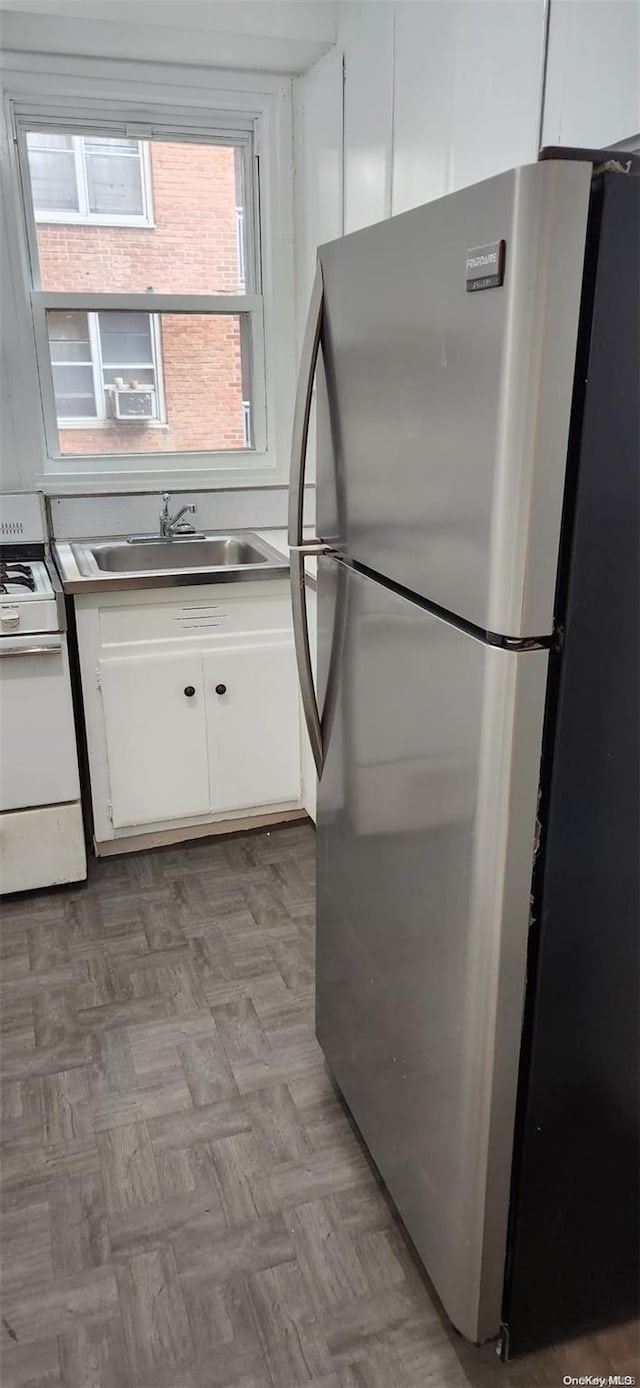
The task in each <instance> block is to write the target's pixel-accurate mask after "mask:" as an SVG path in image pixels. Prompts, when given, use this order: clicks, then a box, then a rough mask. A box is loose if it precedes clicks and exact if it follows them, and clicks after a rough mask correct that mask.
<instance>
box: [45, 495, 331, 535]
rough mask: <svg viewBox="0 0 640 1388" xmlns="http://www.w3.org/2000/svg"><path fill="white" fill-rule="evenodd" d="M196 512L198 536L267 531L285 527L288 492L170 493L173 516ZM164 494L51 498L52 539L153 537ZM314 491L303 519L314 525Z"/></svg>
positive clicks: (306, 501)
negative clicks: (192, 507) (188, 510)
mask: <svg viewBox="0 0 640 1388" xmlns="http://www.w3.org/2000/svg"><path fill="white" fill-rule="evenodd" d="M188 504H193V505H195V506H196V514H195V516H192V517H190V518H189V519H190V520H192V521H193V523H194V525H195V526H196V529H198V530H206V531H209V530H230V529H233V530H265V529H271V528H282V527H283V526H286V524H287V505H288V492H287V488H286V487H264V488H260V489H256V490H248V489H247V490H245V489H238V490H236V491H228V492H223V491H208V492H172V493H171V502H170V507H171V511H172V513H173V512H174V511H178V510H179V509H180V507H181V506H185V505H188ZM160 506H161V500H160V493H150V492H146V493H144V494H139V495H131V493H129V494H127V495H122V496H67V497H52V498H51V499H50V501H49V507H50V515H51V532H52V537H53V538H54V539H56V540H78V539H83V538H86V537H88V536H95V535H131V534H134V533H135V534H137V533H140V534H146V533H147V532H149V534H154V533H155V532H156V531H157V530H158V524H159V522H158V517H159V514H160ZM314 511H315V491H314V488H313V487H307V488H306V489H305V507H304V519H305V523H306V524H313V519H314Z"/></svg>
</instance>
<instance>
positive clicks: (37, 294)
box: [31, 289, 262, 314]
mask: <svg viewBox="0 0 640 1388" xmlns="http://www.w3.org/2000/svg"><path fill="white" fill-rule="evenodd" d="M31 302H32V304H34V306H35V307H36V308H44V309H47V308H61V309H69V310H73V309H84V310H85V311H86V312H88V313H110V312H112V311H113V312H114V313H117V312H122V313H126V312H127V310H129V312H132V313H213V314H216V313H218V314H219V313H231V314H238V313H259V312H260V311H261V309H262V298H261V296H260V295H259V294H122V293H119V294H91V293H89V292H88V291H85V290H80V291H79V292H74V293H71V292H67V291H65V290H59V289H55V290H54V289H32V290H31Z"/></svg>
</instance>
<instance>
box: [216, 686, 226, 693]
mask: <svg viewBox="0 0 640 1388" xmlns="http://www.w3.org/2000/svg"><path fill="white" fill-rule="evenodd" d="M226 692H227V686H226V684H217V685H216V694H226Z"/></svg>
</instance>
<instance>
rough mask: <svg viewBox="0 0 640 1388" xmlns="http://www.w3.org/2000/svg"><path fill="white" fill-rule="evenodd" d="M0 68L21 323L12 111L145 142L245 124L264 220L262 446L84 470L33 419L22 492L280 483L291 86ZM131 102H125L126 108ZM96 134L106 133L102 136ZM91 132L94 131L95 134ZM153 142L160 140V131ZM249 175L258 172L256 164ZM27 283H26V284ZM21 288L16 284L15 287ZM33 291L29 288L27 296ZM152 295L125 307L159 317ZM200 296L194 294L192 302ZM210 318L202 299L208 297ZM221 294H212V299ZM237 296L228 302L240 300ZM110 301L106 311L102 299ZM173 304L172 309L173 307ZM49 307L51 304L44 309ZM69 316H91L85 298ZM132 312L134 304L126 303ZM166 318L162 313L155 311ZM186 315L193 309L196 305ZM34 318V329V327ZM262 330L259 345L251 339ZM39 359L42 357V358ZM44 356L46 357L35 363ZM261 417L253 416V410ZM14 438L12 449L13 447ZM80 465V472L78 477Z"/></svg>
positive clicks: (290, 357)
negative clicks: (115, 124) (48, 441)
mask: <svg viewBox="0 0 640 1388" xmlns="http://www.w3.org/2000/svg"><path fill="white" fill-rule="evenodd" d="M0 71H1V72H2V80H3V86H4V96H5V112H4V116H5V130H4V134H3V145H4V154H5V157H3V159H2V170H1V176H2V183H3V187H4V191H5V193H6V195H7V196H6V202H7V218H8V221H9V224H10V236H9V240H10V242H11V245H10V249H9V254H10V262H11V276H12V280H13V281H14V283H15V286H16V291H15V292H16V303H17V310H18V312H19V314H20V316H21V318H22V315H23V314H24V309H25V305H26V304H27V303H28V299H29V294H28V292H27V293H25V289H26V288H27V286H28V284H29V283H30V276H29V273H28V265H29V261H28V253H27V244H28V242H27V240H26V237H25V226H24V215H23V214H22V213H21V211H20V192H19V190H20V172H19V169H18V166H17V159H16V148H15V144H14V140H13V129H14V125H13V121H14V113H15V114H18V113H19V114H20V115H24V114H25V112H26V111H27V110H28V112H29V113H33V114H34V116H35V115H36V114H37V113H38V111H39V112H40V113H42V111H43V106H44V107H45V108H46V111H47V113H48V115H49V116H50V118H51V120H52V123H55V121H56V120H61V119H65V120H66V121H69V120H70V119H71V112H72V109H73V108H74V107H75V112H76V119H79V120H81V121H82V125H83V128H84V129H85V130H88V129H91V128H92V120H93V121H94V123H95V120H97V119H98V117H99V118H100V119H102V120H105V119H110V120H111V121H113V120H114V117H115V116H116V113H117V116H118V118H119V120H120V122H121V123H122V122H123V120H124V123H125V126H126V130H127V131H128V132H129V133H130V134H131V135H132V136H133V135H134V134H135V136H136V137H137V138H140V139H144V138H145V136H148V134H149V132H150V131H151V132H152V131H153V128H154V127H153V121H154V120H155V121H156V122H157V123H158V125H159V126H160V127H161V128H162V131H163V132H164V131H166V132H168V131H169V130H170V132H171V136H172V138H176V137H177V138H184V139H194V138H198V137H201V138H203V139H205V138H207V136H209V138H210V137H211V135H212V134H217V135H221V134H222V133H223V130H224V133H225V134H226V135H227V136H228V138H229V140H230V141H231V140H232V139H233V138H234V136H235V137H236V138H237V137H238V136H240V135H244V137H245V139H246V136H247V131H248V130H249V129H250V128H251V127H253V130H254V138H255V146H254V148H255V151H256V152H257V153H258V154H259V178H260V188H259V190H258V188H257V187H256V188H255V190H254V196H255V198H256V204H257V201H258V198H259V205H260V208H261V213H262V228H261V232H262V235H261V240H260V245H259V246H258V244H257V238H256V237H254V244H255V254H256V257H259V261H258V264H259V267H260V270H261V286H262V289H263V294H264V311H263V327H262V326H261V325H259V326H258V328H256V322H255V321H254V323H253V325H252V326H253V329H254V331H253V333H252V339H253V341H254V358H255V352H256V350H257V347H256V344H258V343H261V342H262V340H263V341H264V347H263V348H262V351H263V359H264V360H265V361H266V363H267V365H268V373H267V381H266V385H265V404H266V409H265V414H267V413H268V417H269V430H268V437H267V435H266V432H265V446H264V448H254V449H251V450H242V449H240V450H237V451H235V452H233V453H216V452H213V451H212V452H207V453H199V454H177V455H176V454H167V453H163V454H162V455H160V454H153V455H147V456H146V457H137V458H135V459H131V460H130V464H129V467H128V469H125V470H123V462H126V455H118V456H116V457H111V458H109V457H106V456H103V457H101V458H92V459H91V460H90V468H89V467H88V466H87V463H88V461H89V460H87V459H69V458H65V459H61V458H56V457H55V455H52V452H51V448H50V446H49V449H48V450H47V449H46V446H45V434H44V419H43V422H42V423H41V424H40V425H39V427H38V425H37V424H36V421H35V420H34V421H33V422H32V425H31V430H32V438H33V443H32V446H31V448H30V449H25V453H24V456H21V458H20V473H21V478H22V482H23V485H24V486H26V487H33V486H39V487H41V488H42V489H43V490H45V491H46V492H47V493H51V494H52V495H55V494H56V493H59V492H66V493H67V494H81V493H82V492H85V491H86V492H89V493H90V492H94V491H100V492H102V493H104V492H105V490H107V491H108V490H109V485H110V484H111V485H112V488H113V490H114V491H122V490H126V491H129V490H136V489H137V490H140V489H142V490H150V491H151V490H156V489H157V488H158V487H167V486H169V487H174V488H175V487H176V486H178V487H180V488H184V486H185V485H188V484H189V480H190V479H191V481H192V482H197V485H198V486H199V488H200V489H203V488H212V489H217V488H219V487H223V488H227V487H228V486H229V485H232V486H234V487H240V488H244V487H255V486H267V487H268V486H282V485H283V484H284V483H286V481H287V477H288V462H287V457H288V433H289V427H290V421H289V416H290V410H291V401H292V396H293V386H294V379H295V360H294V282H293V168H292V162H293V161H292V112H291V82H290V80H289V79H288V78H287V79H282V78H280V77H277V76H272V75H270V74H263V73H257V74H251V73H239V72H235V73H234V72H228V71H225V72H218V71H213V70H210V69H198V68H191V67H189V68H186V69H185V68H178V67H171V66H170V65H163V64H146V63H126V62H119V61H118V62H116V61H113V60H110V59H105V60H103V59H100V60H98V59H96V60H93V59H91V60H84V59H64V58H58V57H44V56H41V55H27V54H15V53H14V54H11V53H9V54H5V55H4V58H3V59H0ZM89 102H90V103H91V108H92V118H91V120H89V121H88V120H87V117H86V114H85V116H84V117H83V116H82V115H80V116H79V117H78V109H79V107H80V110H81V111H83V110H84V111H85V112H86V109H87V107H86V105H85V103H89ZM132 103H135V104H132ZM39 118H43V117H42V115H40V117H39ZM102 128H104V127H102ZM97 133H99V132H97ZM158 133H160V131H158ZM256 167H258V166H257V165H256ZM29 202H30V200H29V199H26V203H27V212H26V221H27V235H28V236H30V237H31V239H32V241H33V240H34V239H35V236H36V228H35V222H33V225H32V226H31V227H29V226H28V223H29V216H28V206H29ZM31 282H34V281H31ZM18 286H19V287H18ZM32 292H34V293H37V292H38V291H37V290H34V291H32ZM63 297H64V298H65V300H66V306H68V307H72V306H74V305H73V304H71V303H69V300H68V296H63ZM159 297H160V296H154V303H153V305H152V306H151V305H149V304H148V302H145V303H140V304H139V305H135V307H140V308H143V309H144V310H145V311H155V312H159V311H162V310H161V308H160V304H159V303H158V299H159ZM170 297H171V299H172V304H171V307H172V308H173V310H174V311H175V310H176V308H178V309H180V305H181V301H180V300H179V296H170ZM199 297H200V296H194V298H195V299H196V300H197V299H198V298H199ZM205 297H206V298H207V305H208V310H209V311H211V308H212V302H211V299H209V297H208V296H205ZM221 297H222V296H216V298H217V299H219V298H221ZM239 297H240V296H234V298H236V300H237V299H239ZM250 297H254V298H257V297H258V296H242V301H241V303H237V305H236V306H235V307H233V308H232V306H231V304H230V303H229V302H228V296H224V303H223V304H221V305H220V309H218V307H217V303H216V305H215V308H216V311H223V312H225V311H226V312H234V311H235V312H238V311H240V312H242V311H244V312H246V311H247V310H248V311H249V312H252V314H253V313H254V312H255V310H252V309H251V308H249V305H248V303H247V299H249V298H250ZM109 298H110V304H109V305H105V307H108V306H110V307H112V308H113V307H115V306H116V305H115V302H114V300H113V299H112V298H111V297H110V296H109ZM176 300H177V301H176ZM50 306H52V307H53V306H54V305H53V304H51V305H50ZM77 306H78V307H85V308H87V309H90V307H91V305H90V304H89V303H87V302H86V301H83V303H82V304H79V303H78V304H77ZM131 306H132V307H133V306H134V305H131ZM165 311H167V310H165ZM190 311H192V312H198V311H202V309H201V308H200V307H199V305H196V304H195V303H194V306H193V307H192V308H191V310H190ZM32 320H33V326H32V327H31V328H30V327H29V326H28V319H26V320H24V321H23V323H22V327H23V329H24V332H21V334H20V339H21V342H22V349H21V351H22V354H21V351H20V349H19V350H18V352H17V353H16V357H15V368H14V369H15V371H16V373H18V374H20V375H21V376H24V378H25V379H26V378H29V379H32V378H33V374H34V363H33V357H32V350H33V349H32V346H31V345H28V344H33V343H34V342H35V341H36V340H38V341H39V349H40V351H42V347H43V345H44V346H45V347H46V340H45V341H44V342H43V331H42V330H43V329H44V339H46V325H45V324H44V311H43V308H42V307H41V306H39V305H38V304H36V303H35V302H33V304H32ZM38 320H40V326H39V327H38ZM261 332H262V334H263V338H262V337H261ZM47 350H48V349H47ZM45 359H46V358H45ZM257 366H258V361H254V394H255V393H256V387H257V371H256V370H255V367H257ZM42 375H43V377H46V376H48V377H49V384H48V386H47V382H46V380H42V381H40V383H39V390H40V395H41V398H42V401H43V415H44V416H45V417H46V413H47V410H46V408H45V406H46V402H47V401H48V397H49V396H50V397H51V400H49V405H48V408H49V411H51V410H53V417H55V409H54V408H53V390H52V385H51V379H50V378H51V373H50V371H48V372H44V373H42ZM258 416H259V410H258ZM258 428H259V417H258V418H255V417H254V439H255V440H256V441H257V437H258ZM36 430H37V432H38V433H39V437H40V439H41V441H42V443H41V450H42V453H41V456H42V461H43V463H44V460H45V459H48V465H47V470H46V471H43V470H42V465H41V466H40V467H39V466H38V458H37V452H38V450H37V447H35V446H33V445H34V444H35V431H36ZM19 442H20V441H18V443H19ZM78 462H80V463H81V465H83V466H84V467H85V471H84V472H81V471H80V469H79V467H78Z"/></svg>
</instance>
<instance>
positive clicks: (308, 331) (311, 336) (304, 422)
mask: <svg viewBox="0 0 640 1388" xmlns="http://www.w3.org/2000/svg"><path fill="white" fill-rule="evenodd" d="M322 299H323V284H322V267H321V265H320V261H318V262H317V264H316V273H315V279H314V281H313V288H312V290H311V299H310V302H309V312H308V315H307V322H306V327H305V330H304V338H303V340H302V351H301V354H300V373H299V376H298V386H297V390H296V400H295V407H294V411H293V431H292V435H291V470H290V484H289V544H290V545H292V546H299V545H302V543H303V540H302V511H303V505H304V473H305V464H306V460H307V440H308V437H309V418H310V415H311V401H312V398H313V381H314V377H315V371H316V362H317V360H318V350H319V347H320V333H321V331H322ZM312 543H313V542H312ZM316 543H319V542H318V541H316Z"/></svg>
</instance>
